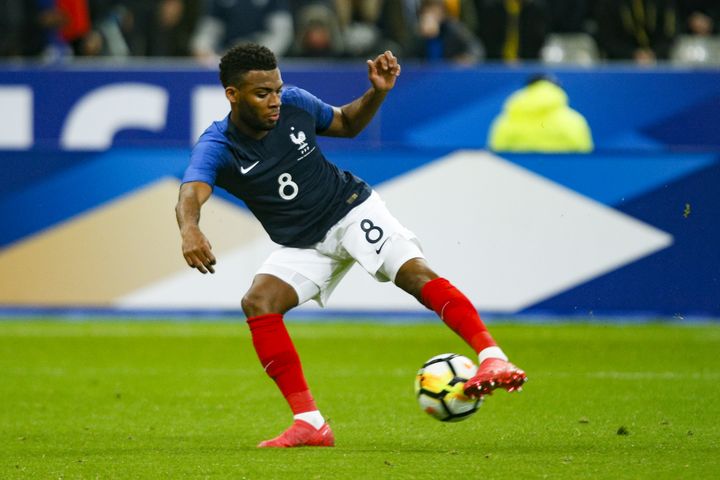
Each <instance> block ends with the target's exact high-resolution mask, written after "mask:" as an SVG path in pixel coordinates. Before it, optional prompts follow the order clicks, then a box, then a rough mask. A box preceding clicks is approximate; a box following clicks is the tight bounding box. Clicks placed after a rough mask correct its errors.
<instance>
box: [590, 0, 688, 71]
mask: <svg viewBox="0 0 720 480" xmlns="http://www.w3.org/2000/svg"><path fill="white" fill-rule="evenodd" d="M595 18H596V20H597V27H598V45H599V47H600V49H601V50H602V51H603V53H604V55H605V56H606V57H607V58H608V59H610V60H634V61H635V63H637V64H639V65H650V64H654V63H655V62H656V61H657V60H658V59H667V58H668V54H669V52H670V47H671V46H672V43H673V41H674V39H675V36H676V33H677V25H676V23H677V17H676V13H675V2H674V1H673V0H598V2H597V5H596V12H595Z"/></svg>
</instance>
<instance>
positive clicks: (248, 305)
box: [240, 290, 282, 318]
mask: <svg viewBox="0 0 720 480" xmlns="http://www.w3.org/2000/svg"><path fill="white" fill-rule="evenodd" d="M273 303H274V302H273V301H272V299H271V298H270V297H269V296H267V295H263V294H261V293H257V292H254V291H252V290H250V291H249V292H247V293H246V294H245V296H244V297H243V298H242V301H241V302H240V305H241V306H242V310H243V312H244V313H245V316H246V317H248V318H251V317H257V316H258V315H267V314H268V313H282V312H280V311H278V309H277V306H276V305H274V304H273Z"/></svg>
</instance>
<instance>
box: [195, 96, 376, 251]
mask: <svg viewBox="0 0 720 480" xmlns="http://www.w3.org/2000/svg"><path fill="white" fill-rule="evenodd" d="M281 99H282V105H281V107H280V118H279V120H278V123H277V125H276V126H275V128H274V129H272V130H270V131H269V132H268V134H267V135H265V136H264V137H263V138H262V139H260V140H255V139H253V138H250V137H248V136H246V135H244V134H242V133H241V132H240V131H239V130H238V129H237V127H235V125H234V124H233V123H232V122H231V121H230V116H229V115H228V116H227V117H225V119H224V120H221V121H218V122H214V123H213V124H212V125H211V126H210V127H209V128H208V129H207V130H205V132H204V133H203V134H202V135H201V136H200V139H199V140H198V142H197V144H195V147H194V148H193V150H192V154H191V157H190V165H189V166H188V168H187V170H186V171H185V175H184V176H183V183H186V182H205V183H208V184H210V185H211V186H214V185H217V186H219V187H221V188H223V189H225V190H227V191H228V192H229V193H231V194H232V195H234V196H236V197H238V198H240V199H241V200H242V201H243V202H245V204H246V205H247V206H248V208H249V209H250V210H251V211H252V212H253V214H254V215H255V217H257V219H258V220H259V221H260V223H261V224H262V226H263V227H264V228H265V231H267V232H268V234H269V235H270V238H271V239H272V240H273V241H274V242H276V243H279V244H280V245H285V246H289V247H308V246H310V245H312V244H314V243H316V242H319V241H320V240H322V239H323V238H324V237H325V234H326V233H327V231H328V230H329V229H330V227H332V226H333V225H334V224H335V223H337V222H338V221H339V220H340V219H341V218H343V217H344V216H345V215H346V214H347V213H348V212H349V211H350V210H351V209H352V208H354V207H356V206H357V205H359V204H361V203H362V202H363V201H365V200H366V199H367V198H368V197H369V196H370V187H369V186H368V185H367V183H365V182H364V181H362V180H360V179H359V178H357V177H355V176H354V175H353V174H352V173H350V172H347V171H345V170H341V169H339V168H338V167H337V166H335V165H334V164H332V163H330V162H329V161H328V160H327V159H326V158H325V156H324V155H323V154H322V152H321V151H320V148H319V147H318V145H317V140H316V134H317V133H318V132H322V131H323V130H325V129H327V128H328V127H329V126H330V122H331V121H332V118H333V110H332V107H331V106H330V105H328V104H326V103H324V102H322V101H321V100H319V99H318V98H316V97H315V96H313V95H311V94H310V93H308V92H306V91H305V90H302V89H300V88H297V87H286V88H284V89H283V92H282V97H281Z"/></svg>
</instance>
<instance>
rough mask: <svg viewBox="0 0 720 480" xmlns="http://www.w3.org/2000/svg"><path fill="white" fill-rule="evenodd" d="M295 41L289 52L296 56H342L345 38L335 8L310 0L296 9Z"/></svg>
mask: <svg viewBox="0 0 720 480" xmlns="http://www.w3.org/2000/svg"><path fill="white" fill-rule="evenodd" d="M294 16H295V32H296V33H295V42H294V43H293V46H292V47H291V49H290V52H289V54H290V55H291V56H296V57H341V56H343V54H344V48H343V38H342V35H341V33H340V25H339V22H338V18H337V15H336V14H335V10H334V8H333V7H332V6H331V5H329V4H327V3H322V2H318V3H314V2H308V4H307V5H304V6H301V7H300V8H298V9H297V10H295V14H294Z"/></svg>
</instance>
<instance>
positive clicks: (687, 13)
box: [677, 0, 720, 36]
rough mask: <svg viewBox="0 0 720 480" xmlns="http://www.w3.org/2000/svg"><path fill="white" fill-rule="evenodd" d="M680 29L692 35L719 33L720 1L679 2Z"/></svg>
mask: <svg viewBox="0 0 720 480" xmlns="http://www.w3.org/2000/svg"><path fill="white" fill-rule="evenodd" d="M677 7H678V18H679V19H680V30H681V31H682V32H683V33H687V34H690V35H699V36H707V35H715V34H717V33H719V28H718V23H720V2H719V1H718V0H683V1H681V2H679V3H678V6H677Z"/></svg>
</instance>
